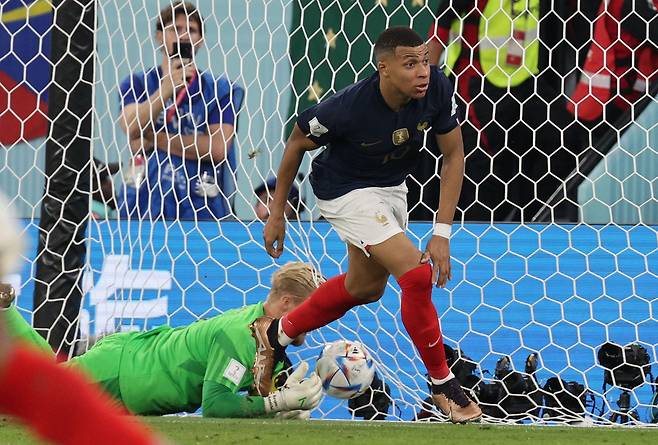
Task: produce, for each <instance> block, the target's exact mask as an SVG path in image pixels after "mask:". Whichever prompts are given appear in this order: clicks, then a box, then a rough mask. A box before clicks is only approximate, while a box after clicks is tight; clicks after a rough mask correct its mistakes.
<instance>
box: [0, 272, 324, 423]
mask: <svg viewBox="0 0 658 445" xmlns="http://www.w3.org/2000/svg"><path fill="white" fill-rule="evenodd" d="M319 279H320V276H319V275H318V274H317V273H316V272H315V271H314V269H313V268H311V267H310V266H309V265H307V264H305V263H301V262H294V263H288V264H286V265H285V266H283V267H281V268H280V269H279V270H278V271H276V272H275V273H274V274H273V275H272V289H271V291H270V293H269V295H268V297H267V299H266V301H265V302H261V303H257V304H254V305H250V306H245V307H243V308H240V309H234V310H231V311H228V312H226V313H224V314H222V315H219V316H216V317H213V318H210V319H207V320H202V321H198V322H196V323H193V324H191V325H189V326H186V327H179V328H171V327H169V326H161V327H159V328H155V329H152V330H150V331H147V332H143V333H140V332H130V333H117V334H113V335H110V336H108V337H105V338H103V339H101V340H100V341H99V342H98V343H97V344H96V345H94V346H93V347H92V348H91V349H90V350H89V351H88V352H86V353H85V354H83V355H81V356H78V357H75V358H73V359H71V360H70V361H69V362H68V363H69V364H71V365H73V366H77V367H79V368H80V369H82V370H83V371H85V372H86V373H87V375H89V376H90V377H91V378H92V380H94V381H95V382H97V383H98V384H99V385H101V387H103V388H104V389H105V391H106V392H108V393H109V394H110V395H111V396H112V397H114V398H115V399H116V400H118V401H120V402H121V403H122V404H123V405H124V406H125V407H126V408H127V409H129V410H130V411H131V412H133V413H135V414H142V415H162V414H173V413H179V412H194V411H196V410H197V409H199V407H201V409H202V411H203V416H205V417H256V416H260V415H264V414H268V413H278V412H282V414H281V415H282V416H283V417H288V418H292V417H296V418H307V417H308V416H309V414H310V410H312V409H313V408H315V407H316V406H317V405H318V404H319V402H320V398H321V395H322V386H321V383H320V379H319V377H317V375H313V377H312V378H309V379H307V380H303V379H304V377H305V375H306V372H307V370H308V365H307V364H306V363H305V362H302V363H301V364H300V366H299V367H298V368H297V370H296V371H295V372H293V373H292V374H291V375H290V376H289V377H288V379H287V381H286V384H285V385H284V386H283V387H282V388H281V389H280V390H275V391H274V392H271V393H270V394H269V395H267V396H265V397H261V396H251V395H243V394H240V392H243V391H249V390H251V389H252V386H253V382H254V378H253V372H257V370H256V369H253V370H252V367H253V365H254V361H255V357H256V343H255V341H254V339H253V338H252V336H251V330H250V329H249V324H250V323H252V322H253V321H254V320H256V319H257V318H259V317H262V316H269V317H276V318H279V317H281V316H282V315H283V314H285V313H287V312H288V311H290V310H291V309H293V308H294V307H296V306H298V305H299V304H300V303H302V302H303V301H304V300H305V299H306V297H307V296H308V295H310V294H311V292H313V291H314V290H315V289H316V288H317V286H318V284H319V282H318V280H319ZM5 289H7V287H5ZM7 293H8V291H5V292H3V294H4V295H0V303H1V302H4V304H3V306H9V307H8V308H7V309H6V310H5V311H4V316H5V318H6V320H7V325H8V326H9V329H10V330H11V332H12V334H13V335H14V336H16V337H18V338H21V339H24V340H25V341H28V342H31V343H37V346H39V345H38V343H40V342H39V341H38V340H39V339H40V337H38V335H37V337H34V336H33V335H32V333H33V332H34V331H32V330H30V329H28V328H29V325H28V324H27V322H26V321H25V320H24V319H23V317H22V316H21V315H20V314H19V313H18V311H17V309H16V307H15V306H13V305H11V306H10V305H9V303H10V302H11V301H12V300H13V295H7ZM11 293H12V294H13V289H12V292H11ZM303 341H304V336H303V335H302V336H299V337H298V338H297V339H296V342H295V344H296V345H301V344H302V343H303ZM43 345H44V343H42V342H41V345H40V347H42V348H43ZM281 368H282V365H281V364H279V365H278V369H279V370H280V369H281ZM302 380H303V381H302ZM252 392H253V391H252Z"/></svg>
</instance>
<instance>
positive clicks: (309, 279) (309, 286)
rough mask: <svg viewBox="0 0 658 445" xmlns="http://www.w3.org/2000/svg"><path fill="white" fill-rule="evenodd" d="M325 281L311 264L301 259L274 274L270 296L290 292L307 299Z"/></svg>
mask: <svg viewBox="0 0 658 445" xmlns="http://www.w3.org/2000/svg"><path fill="white" fill-rule="evenodd" d="M325 281H326V280H325V279H324V277H323V276H322V275H321V274H320V273H319V272H318V271H317V270H315V268H314V267H313V266H311V265H310V264H308V263H302V262H301V261H294V262H290V263H287V264H285V265H284V266H281V267H280V268H279V270H277V271H276V272H274V273H273V274H272V290H271V291H270V297H275V296H276V297H278V296H280V295H283V294H289V295H293V296H295V297H298V298H301V299H305V298H306V297H308V296H309V295H310V294H311V293H312V292H313V291H314V290H315V289H317V288H318V286H320V285H321V284H322V283H324V282H325Z"/></svg>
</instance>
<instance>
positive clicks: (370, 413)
mask: <svg viewBox="0 0 658 445" xmlns="http://www.w3.org/2000/svg"><path fill="white" fill-rule="evenodd" d="M391 403H393V399H392V398H391V388H390V387H389V386H388V384H387V383H385V382H384V381H383V380H382V379H381V378H380V377H379V375H378V374H377V371H375V376H374V377H373V379H372V383H371V384H370V387H369V388H368V389H367V390H366V392H364V393H363V394H361V395H360V396H357V397H354V398H353V399H350V400H349V401H348V402H347V408H348V410H349V411H350V413H351V414H352V415H353V416H354V417H361V418H363V419H364V420H385V419H386V415H387V414H388V409H389V408H390V407H391Z"/></svg>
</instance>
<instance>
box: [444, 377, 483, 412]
mask: <svg viewBox="0 0 658 445" xmlns="http://www.w3.org/2000/svg"><path fill="white" fill-rule="evenodd" d="M432 400H433V401H434V405H436V407H437V408H439V409H440V410H441V412H442V413H443V414H445V415H446V416H448V419H450V421H451V422H452V423H466V422H474V421H476V420H479V419H480V417H482V410H481V409H480V407H479V406H478V405H477V404H476V403H475V402H473V401H472V400H471V399H470V398H469V397H468V396H467V395H466V393H465V392H464V390H463V389H462V387H461V386H460V384H459V381H457V379H456V378H452V379H450V380H448V381H447V382H445V383H443V384H441V385H432Z"/></svg>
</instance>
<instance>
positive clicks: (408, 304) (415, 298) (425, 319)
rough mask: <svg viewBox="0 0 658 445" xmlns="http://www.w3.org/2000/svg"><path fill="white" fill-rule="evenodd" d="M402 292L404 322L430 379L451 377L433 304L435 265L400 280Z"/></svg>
mask: <svg viewBox="0 0 658 445" xmlns="http://www.w3.org/2000/svg"><path fill="white" fill-rule="evenodd" d="M398 284H399V285H400V288H401V289H402V304H401V306H402V307H401V312H402V323H403V324H404V327H405V328H406V329H407V332H408V333H409V336H410V337H411V340H412V341H413V342H414V345H416V349H418V353H419V354H420V358H421V359H422V360H423V363H424V364H425V367H426V368H427V372H428V373H429V375H430V377H433V378H435V379H443V378H445V377H447V376H448V374H450V369H449V368H448V364H447V362H446V353H445V350H444V349H443V336H442V335H441V327H440V325H439V317H438V315H437V313H436V308H434V304H433V303H432V266H430V265H429V264H424V265H422V266H419V267H417V268H415V269H412V270H410V271H409V272H407V273H405V274H404V275H402V276H401V277H400V279H398Z"/></svg>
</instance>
